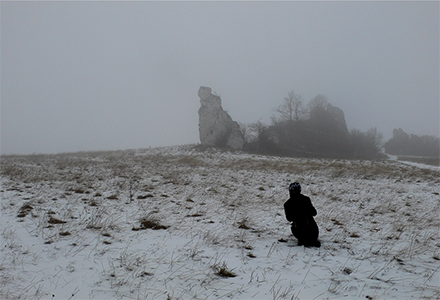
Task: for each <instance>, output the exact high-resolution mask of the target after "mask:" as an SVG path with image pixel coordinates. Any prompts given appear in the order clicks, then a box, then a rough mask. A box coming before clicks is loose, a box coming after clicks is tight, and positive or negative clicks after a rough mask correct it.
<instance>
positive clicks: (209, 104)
mask: <svg viewBox="0 0 440 300" xmlns="http://www.w3.org/2000/svg"><path fill="white" fill-rule="evenodd" d="M198 95H199V97H200V104H201V106H200V108H199V135H200V142H201V143H202V144H203V145H209V146H219V147H229V148H232V149H237V150H240V149H242V148H243V145H244V143H245V141H244V137H243V134H242V133H241V131H240V126H239V125H238V123H237V122H235V121H233V120H232V118H231V116H229V114H228V113H227V112H225V111H224V110H223V108H222V100H221V99H220V97H219V96H217V95H214V94H212V90H211V88H209V87H204V86H201V87H200V89H199V93H198Z"/></svg>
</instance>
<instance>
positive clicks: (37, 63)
mask: <svg viewBox="0 0 440 300" xmlns="http://www.w3.org/2000/svg"><path fill="white" fill-rule="evenodd" d="M202 85H203V86H209V87H211V88H212V89H213V91H215V92H216V93H217V94H219V95H220V96H221V98H222V104H223V108H224V109H225V110H227V111H228V112H229V114H230V115H231V117H232V118H233V119H234V120H235V121H238V122H242V123H251V122H255V121H258V120H260V119H261V120H262V121H263V122H265V123H269V122H270V116H271V115H272V114H274V113H275V112H274V110H273V109H274V108H275V107H277V106H279V105H280V104H281V103H282V101H283V98H284V97H286V96H287V94H288V92H289V91H291V90H293V91H294V92H295V93H298V94H301V95H302V96H303V98H304V100H305V102H308V101H310V100H311V99H312V98H313V97H315V96H316V95H318V94H323V95H326V96H327V98H328V101H329V102H330V103H331V104H333V105H335V106H338V107H339V108H341V109H342V110H343V111H344V113H345V118H346V121H347V125H348V128H349V129H353V128H357V129H360V130H362V131H366V130H368V129H369V128H371V127H377V129H378V130H379V131H380V132H382V133H383V134H384V136H385V137H386V138H387V139H388V138H390V137H391V135H392V130H393V129H394V128H399V127H400V128H402V129H403V130H405V131H406V132H409V133H414V134H418V135H423V134H428V135H436V136H438V135H439V114H440V111H439V2H437V1H432V2H414V1H409V2H344V1H341V2H109V1H104V2H100V1H99V2H64V1H62V2H5V1H2V2H1V153H2V154H12V153H15V154H29V153H57V152H72V151H80V150H82V151H88V150H115V149H134V148H146V147H158V146H168V145H181V144H190V143H199V142H200V141H199V135H198V134H199V133H198V113H197V111H198V109H199V106H200V102H199V98H198V96H197V92H198V89H199V87H200V86H202Z"/></svg>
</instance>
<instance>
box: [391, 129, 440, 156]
mask: <svg viewBox="0 0 440 300" xmlns="http://www.w3.org/2000/svg"><path fill="white" fill-rule="evenodd" d="M384 148H385V152H386V153H389V154H393V155H411V156H427V157H439V156H440V139H439V138H438V137H435V136H431V135H422V136H418V135H415V134H408V133H406V132H405V131H403V130H402V129H401V128H399V129H394V130H393V137H392V138H391V139H389V140H388V141H387V142H386V143H385V145H384Z"/></svg>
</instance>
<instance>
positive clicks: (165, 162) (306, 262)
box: [0, 145, 440, 299]
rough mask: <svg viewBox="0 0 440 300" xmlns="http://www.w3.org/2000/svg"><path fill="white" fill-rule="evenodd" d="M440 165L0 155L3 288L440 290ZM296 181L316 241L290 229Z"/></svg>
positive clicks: (396, 295)
mask: <svg viewBox="0 0 440 300" xmlns="http://www.w3.org/2000/svg"><path fill="white" fill-rule="evenodd" d="M439 175H440V173H439V168H430V169H426V168H419V167H417V166H411V165H406V164H402V163H400V162H397V161H382V162H372V161H348V160H326V159H297V158H279V157H265V156H257V155H250V154H244V153H241V152H227V151H219V150H215V149H201V148H198V147H194V146H191V145H188V146H178V147H167V148H155V149H144V150H130V151H116V152H96V153H74V154H59V155H32V156H6V157H2V161H1V176H2V177H1V184H2V185H1V191H0V201H1V202H0V203H1V235H0V242H1V244H0V258H1V259H0V275H1V277H0V298H2V299H122V298H126V299H340V298H347V299H355V298H359V299H408V298H415V299H435V298H437V299H439V298H440V292H439V281H440V270H439V267H440V240H439V228H440V220H439V213H440V196H439V192H440V191H439V186H440V184H439V183H440V176H439ZM292 181H299V182H300V183H301V184H302V187H303V193H304V194H305V195H308V196H310V197H311V199H312V202H313V204H314V206H315V207H316V209H317V210H318V215H317V217H316V221H317V223H318V225H319V227H320V240H321V243H322V247H321V248H304V247H299V246H297V245H296V239H295V238H293V237H292V236H291V234H290V228H289V223H288V222H287V221H286V219H285V216H284V211H283V203H284V202H285V201H286V200H287V198H288V190H287V188H288V185H289V183H290V182H292ZM150 227H152V228H150Z"/></svg>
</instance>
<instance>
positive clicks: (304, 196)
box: [301, 194, 310, 200]
mask: <svg viewBox="0 0 440 300" xmlns="http://www.w3.org/2000/svg"><path fill="white" fill-rule="evenodd" d="M301 198H303V199H309V200H310V197H309V196H306V195H303V194H301Z"/></svg>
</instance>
